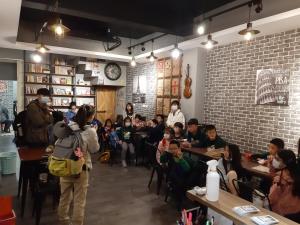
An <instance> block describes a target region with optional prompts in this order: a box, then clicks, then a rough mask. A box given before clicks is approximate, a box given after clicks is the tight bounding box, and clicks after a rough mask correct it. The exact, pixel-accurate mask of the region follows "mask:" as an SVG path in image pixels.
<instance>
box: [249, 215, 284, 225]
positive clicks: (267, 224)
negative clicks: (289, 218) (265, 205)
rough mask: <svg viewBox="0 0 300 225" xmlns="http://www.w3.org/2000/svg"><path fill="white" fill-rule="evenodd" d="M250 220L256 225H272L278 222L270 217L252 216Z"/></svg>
mask: <svg viewBox="0 0 300 225" xmlns="http://www.w3.org/2000/svg"><path fill="white" fill-rule="evenodd" d="M251 220H252V221H253V222H254V223H255V224H258V225H272V224H277V223H279V221H278V220H277V219H275V218H274V217H272V216H270V215H265V216H252V217H251Z"/></svg>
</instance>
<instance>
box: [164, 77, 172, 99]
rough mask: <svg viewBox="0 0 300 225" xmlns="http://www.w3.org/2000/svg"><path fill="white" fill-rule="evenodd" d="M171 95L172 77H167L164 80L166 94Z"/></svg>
mask: <svg viewBox="0 0 300 225" xmlns="http://www.w3.org/2000/svg"><path fill="white" fill-rule="evenodd" d="M170 95H171V79H170V78H168V79H165V80H164V96H170Z"/></svg>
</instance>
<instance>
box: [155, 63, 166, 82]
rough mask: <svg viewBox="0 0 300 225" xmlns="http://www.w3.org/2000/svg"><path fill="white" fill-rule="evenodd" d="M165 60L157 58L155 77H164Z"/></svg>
mask: <svg viewBox="0 0 300 225" xmlns="http://www.w3.org/2000/svg"><path fill="white" fill-rule="evenodd" d="M164 68H165V60H164V59H161V60H158V61H157V63H156V71H157V78H163V77H164Z"/></svg>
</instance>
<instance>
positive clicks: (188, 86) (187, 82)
mask: <svg viewBox="0 0 300 225" xmlns="http://www.w3.org/2000/svg"><path fill="white" fill-rule="evenodd" d="M191 85H192V78H190V64H187V65H186V78H185V79H184V90H183V96H184V97H185V98H190V97H191V96H192V90H191Z"/></svg>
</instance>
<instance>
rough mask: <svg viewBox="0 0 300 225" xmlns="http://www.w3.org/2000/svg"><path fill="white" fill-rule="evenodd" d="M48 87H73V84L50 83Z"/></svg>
mask: <svg viewBox="0 0 300 225" xmlns="http://www.w3.org/2000/svg"><path fill="white" fill-rule="evenodd" d="M50 85H52V86H75V85H74V84H56V83H51V84H50Z"/></svg>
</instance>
